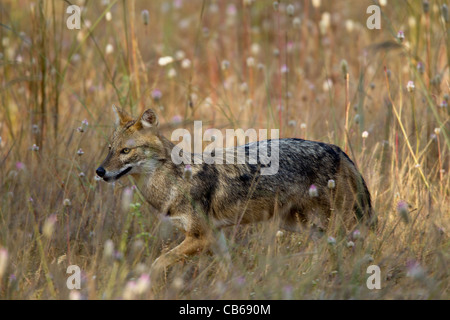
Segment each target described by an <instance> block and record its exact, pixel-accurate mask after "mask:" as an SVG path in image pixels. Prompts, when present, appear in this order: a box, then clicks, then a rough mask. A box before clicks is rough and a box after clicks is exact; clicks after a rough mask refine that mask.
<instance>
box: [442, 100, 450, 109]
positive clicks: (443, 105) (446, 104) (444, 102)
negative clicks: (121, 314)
mask: <svg viewBox="0 0 450 320" xmlns="http://www.w3.org/2000/svg"><path fill="white" fill-rule="evenodd" d="M440 107H441V108H447V107H448V102H447V101H445V100H444V101H442V102H441V105H440Z"/></svg>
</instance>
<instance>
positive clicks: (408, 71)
mask: <svg viewBox="0 0 450 320" xmlns="http://www.w3.org/2000/svg"><path fill="white" fill-rule="evenodd" d="M70 4H74V5H77V6H79V7H80V8H81V23H80V29H79V30H78V29H70V28H69V27H68V22H67V20H68V19H69V17H70V16H71V13H67V11H66V10H67V8H68V6H69V5H70ZM371 5H378V6H379V8H381V15H380V18H381V20H380V26H381V29H369V28H368V26H367V20H368V19H369V17H371V13H367V8H368V7H369V6H371ZM449 15H450V13H449V12H448V7H447V4H446V3H445V1H443V0H429V1H426V0H425V1H422V0H420V1H419V0H407V1H396V0H383V1H381V0H380V1H379V2H378V1H369V0H360V1H345V0H338V1H331V0H322V1H320V0H312V1H310V0H292V1H285V0H282V1H279V2H276V1H267V0H256V1H252V0H244V1H238V0H230V1H224V0H217V1H214V0H190V1H187V0H173V1H169V0H155V1H118V0H117V1H114V0H109V1H108V0H102V1H73V3H72V2H70V3H69V1H60V0H48V1H43V0H41V1H27V0H18V1H13V0H2V2H1V3H0V40H1V42H0V85H1V87H0V137H1V138H0V299H449V298H450V295H449V286H450V278H449V265H450V241H449V228H450V224H449V222H450V176H449V173H448V172H449V170H450V135H449V129H450V122H449V120H450V109H449V106H448V103H449V99H450V98H449V94H450V90H449V89H450V88H449V68H450V16H449ZM113 104H116V105H119V106H121V107H123V108H124V109H125V110H126V111H127V112H129V113H130V114H132V115H134V116H137V115H138V114H139V113H140V112H142V111H143V110H145V109H146V108H153V109H154V110H155V111H157V113H158V116H159V119H160V123H161V124H162V130H163V132H164V133H165V135H166V136H167V137H170V135H171V132H172V131H173V130H175V129H176V128H186V129H188V130H192V128H193V121H195V120H201V121H203V125H204V127H205V128H219V129H221V130H223V131H225V129H235V128H243V129H244V130H246V129H249V128H255V129H279V130H280V131H279V132H280V136H281V137H283V138H286V137H296V138H302V139H310V140H316V141H323V142H327V143H333V144H336V145H338V146H340V147H341V148H342V149H343V150H345V151H346V152H347V153H348V155H349V156H350V157H351V158H352V159H353V160H354V162H355V163H356V165H357V166H358V168H359V170H360V171H361V173H362V174H363V176H364V178H365V180H366V182H367V184H368V188H369V190H370V192H371V194H372V201H373V205H374V208H375V211H376V213H377V216H378V227H377V229H376V230H375V231H370V230H369V231H368V230H360V231H358V232H356V233H352V234H351V235H350V236H348V235H345V234H343V233H342V232H338V231H337V230H335V229H330V230H329V231H328V232H327V234H326V235H325V236H323V237H321V238H313V237H311V235H310V234H309V233H302V234H295V233H289V232H284V231H282V232H280V231H279V230H278V228H277V225H276V224H274V223H270V222H267V223H260V224H255V225H249V226H239V227H235V228H229V229H226V230H224V232H223V233H222V234H218V237H219V238H220V243H221V244H222V245H223V247H224V248H226V250H228V254H229V257H230V258H231V259H226V258H225V257H223V256H221V255H211V254H201V255H197V256H195V257H193V258H191V259H187V260H185V261H183V262H181V263H178V264H177V265H175V266H173V267H172V268H171V269H170V270H169V272H168V273H167V277H166V279H165V281H164V283H158V284H155V283H154V281H152V279H151V278H150V277H149V268H150V265H151V263H152V262H153V261H154V260H155V259H156V257H158V256H159V255H160V253H161V252H163V251H165V250H167V249H169V248H173V247H174V246H175V245H176V244H177V243H179V242H180V241H181V239H182V236H181V234H180V233H179V232H177V230H176V229H175V228H174V227H173V226H171V225H170V223H169V222H168V221H167V220H166V219H161V217H159V216H158V212H155V210H154V209H152V208H151V207H150V206H149V205H148V204H146V202H145V199H143V198H142V196H141V195H140V194H139V192H138V191H137V190H136V189H135V188H134V187H133V186H134V181H133V180H132V178H128V177H127V178H125V179H122V180H120V181H118V182H116V183H115V184H107V183H105V182H104V181H101V180H100V179H98V178H97V177H96V175H95V169H96V168H97V167H98V166H99V164H100V163H101V161H102V160H103V159H104V157H105V156H106V154H107V146H108V141H109V139H110V135H111V133H112V130H113V128H114V114H113V111H112V109H111V106H112V105H113ZM70 265H76V266H78V267H79V268H80V270H81V275H82V276H81V289H80V290H69V289H68V287H67V284H66V282H67V279H68V277H69V276H70V274H68V273H67V268H68V267H69V266H70ZM372 265H376V266H378V267H379V268H380V276H381V288H380V289H372V290H371V289H369V288H368V287H367V285H366V281H367V279H368V278H369V277H370V275H371V274H370V273H367V268H368V267H369V266H372Z"/></svg>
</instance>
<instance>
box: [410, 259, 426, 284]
mask: <svg viewBox="0 0 450 320" xmlns="http://www.w3.org/2000/svg"><path fill="white" fill-rule="evenodd" d="M406 270H407V272H406V276H408V277H411V278H413V279H417V280H420V279H423V278H424V276H425V271H424V270H423V268H422V267H421V266H420V264H419V263H418V262H417V261H415V260H411V261H408V262H407V263H406Z"/></svg>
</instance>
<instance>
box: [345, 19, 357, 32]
mask: <svg viewBox="0 0 450 320" xmlns="http://www.w3.org/2000/svg"><path fill="white" fill-rule="evenodd" d="M345 29H347V32H348V33H351V32H352V31H353V30H354V29H355V23H354V22H353V20H350V19H348V20H347V21H345Z"/></svg>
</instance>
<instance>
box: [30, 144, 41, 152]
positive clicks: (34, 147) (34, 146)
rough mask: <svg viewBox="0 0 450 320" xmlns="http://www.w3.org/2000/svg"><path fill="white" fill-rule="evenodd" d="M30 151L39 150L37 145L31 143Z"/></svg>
mask: <svg viewBox="0 0 450 320" xmlns="http://www.w3.org/2000/svg"><path fill="white" fill-rule="evenodd" d="M31 151H36V152H37V151H39V147H38V146H37V145H36V144H33V146H32V147H31Z"/></svg>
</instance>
